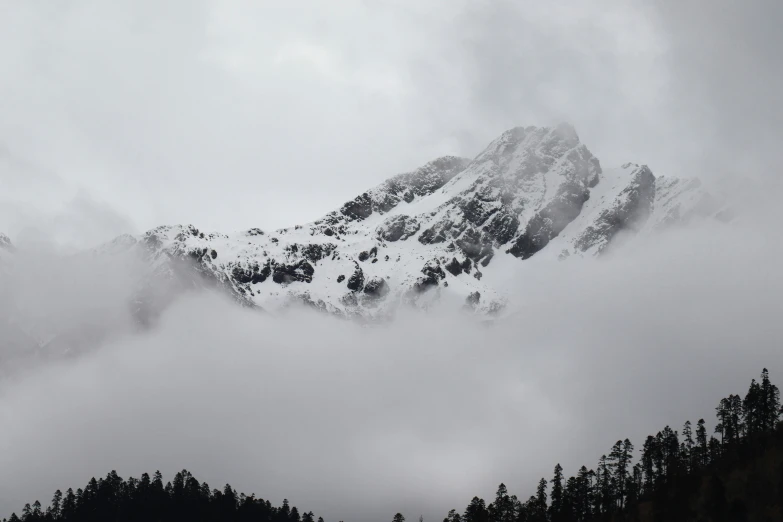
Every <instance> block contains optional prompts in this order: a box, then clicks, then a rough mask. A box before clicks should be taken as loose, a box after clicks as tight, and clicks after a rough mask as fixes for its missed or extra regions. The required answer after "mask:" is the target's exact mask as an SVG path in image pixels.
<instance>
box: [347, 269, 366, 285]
mask: <svg viewBox="0 0 783 522" xmlns="http://www.w3.org/2000/svg"><path fill="white" fill-rule="evenodd" d="M363 287H364V272H363V271H362V269H361V267H360V266H359V264H358V263H357V264H356V270H354V272H353V274H352V275H351V277H349V278H348V289H349V290H353V291H354V292H357V291H359V290H361V289H362V288H363Z"/></svg>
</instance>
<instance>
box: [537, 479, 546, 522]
mask: <svg viewBox="0 0 783 522" xmlns="http://www.w3.org/2000/svg"><path fill="white" fill-rule="evenodd" d="M546 488H547V481H546V479H545V478H542V479H541V480H539V481H538V488H537V489H536V502H537V503H538V511H539V516H540V517H541V519H542V520H546V512H547V495H546Z"/></svg>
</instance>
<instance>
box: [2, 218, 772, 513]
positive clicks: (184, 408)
mask: <svg viewBox="0 0 783 522" xmlns="http://www.w3.org/2000/svg"><path fill="white" fill-rule="evenodd" d="M755 224H756V223H755V222H751V223H748V222H745V223H744V224H743V222H742V220H740V221H738V222H737V223H735V224H732V225H716V224H708V225H705V226H703V227H700V228H697V229H685V230H679V231H678V230H672V231H669V233H667V234H665V235H661V236H660V237H657V238H655V239H654V240H653V241H650V242H641V243H637V244H633V243H631V244H630V245H629V246H628V248H625V249H622V250H619V251H617V252H616V253H615V254H614V255H610V256H609V257H606V258H603V259H601V260H597V261H589V260H585V261H582V262H571V261H569V262H564V263H544V262H536V258H533V259H532V260H530V261H527V262H524V263H522V262H518V261H517V264H518V265H519V266H518V270H517V272H516V274H517V276H516V279H515V280H513V281H512V282H511V284H512V285H514V286H512V288H514V289H515V290H514V291H513V295H514V296H515V297H514V303H515V305H516V306H515V307H514V308H513V309H512V315H510V316H509V317H507V318H506V319H505V320H503V321H500V322H498V323H497V324H495V325H493V326H489V327H488V326H486V325H480V324H478V323H476V322H474V321H472V320H471V319H470V317H468V316H465V317H463V316H460V317H455V316H454V315H452V314H451V313H447V312H444V311H437V310H436V311H433V312H430V313H427V314H414V313H409V312H406V311H401V312H400V315H399V317H398V318H397V320H396V321H395V322H393V323H390V324H386V325H382V326H377V327H371V328H368V327H362V326H360V325H356V324H353V323H349V322H345V321H342V320H337V319H333V318H331V317H326V316H323V315H314V314H313V313H311V312H307V311H305V310H299V311H293V312H291V313H289V314H287V315H282V316H275V317H272V316H270V315H268V314H262V313H258V312H254V311H249V310H243V309H240V308H237V307H236V306H235V305H233V304H231V303H228V302H225V301H223V300H222V299H221V298H220V297H218V296H214V295H211V294H188V295H187V296H185V297H183V298H181V299H179V300H177V301H176V302H175V304H174V305H173V306H172V307H171V308H169V309H168V311H167V312H166V313H165V314H164V316H163V318H162V319H161V321H160V322H159V324H158V325H157V326H156V327H155V328H153V329H152V330H149V331H146V332H144V333H138V334H132V333H128V331H127V330H122V329H118V330H117V332H118V333H116V334H114V335H110V336H109V337H108V338H106V339H105V340H104V341H103V342H102V343H101V347H100V348H99V349H97V350H94V351H92V352H91V353H89V354H86V355H83V356H81V357H79V358H76V359H73V360H67V361H60V362H51V363H46V364H43V365H42V366H40V367H39V368H37V369H36V370H28V371H26V372H23V373H20V374H18V375H17V376H15V377H13V378H11V379H10V380H6V381H5V382H4V383H3V385H2V388H0V417H2V418H3V419H5V422H4V426H5V427H4V429H3V431H2V433H0V446H1V447H2V448H3V449H4V451H2V452H0V455H2V457H1V458H0V469H3V470H4V471H3V473H2V475H1V476H0V482H2V484H0V485H1V486H2V487H0V491H2V496H0V508H1V509H2V510H3V511H4V512H8V513H10V511H11V510H17V511H18V510H19V509H20V507H21V504H22V501H23V500H24V501H27V500H33V499H34V498H35V497H38V498H42V499H46V498H48V495H50V494H51V492H52V491H53V490H54V489H55V488H66V487H76V486H80V485H82V484H83V483H85V482H86V480H87V479H89V478H90V477H91V476H93V475H102V474H105V473H106V472H108V471H109V470H111V469H117V471H118V472H119V473H120V474H121V475H123V476H128V475H139V474H141V473H142V472H144V471H154V470H155V469H160V470H161V471H163V472H164V473H165V474H166V475H167V476H168V477H171V475H172V474H173V473H174V472H176V471H177V470H179V469H181V468H187V469H189V470H191V471H192V472H193V473H194V474H196V476H197V477H199V479H200V480H206V481H208V482H209V483H210V485H212V486H213V487H217V486H220V485H222V484H224V483H225V482H230V483H231V484H232V485H233V486H234V487H235V488H237V489H239V490H242V491H245V492H247V493H248V494H249V493H250V492H256V493H257V494H258V495H260V496H262V497H264V498H269V499H271V500H273V501H274V502H278V503H279V502H281V501H282V499H283V498H289V499H290V500H291V501H292V503H294V504H296V505H298V506H301V507H304V508H306V509H308V510H309V509H312V510H314V511H316V512H317V513H319V514H321V515H323V516H325V518H326V520H368V521H374V520H378V521H382V520H386V519H388V517H389V516H390V514H393V513H395V512H397V511H402V512H403V513H405V514H406V516H409V518H410V517H414V518H415V517H416V516H418V514H420V513H421V514H423V515H424V516H425V519H432V518H433V517H441V516H444V515H445V513H446V512H447V511H448V509H451V508H458V509H463V508H464V506H465V505H466V504H467V502H468V501H469V500H470V498H472V496H473V495H476V494H478V495H482V496H484V497H485V498H491V496H492V495H493V493H494V489H495V488H496V486H497V484H498V483H500V482H501V481H503V482H505V483H506V484H507V485H508V486H509V488H510V490H511V491H512V492H513V493H516V494H518V495H520V496H527V495H529V494H530V493H531V492H532V491H533V490H534V488H535V483H536V482H537V480H538V478H540V477H541V476H549V474H550V472H551V468H552V467H553V466H554V464H555V463H557V462H560V463H561V464H562V465H563V466H564V467H565V469H566V472H568V473H573V472H575V471H576V469H577V468H578V466H580V465H582V464H587V465H588V466H593V465H595V462H596V461H597V459H598V457H600V455H601V454H602V453H605V452H606V451H608V449H609V448H610V447H611V444H612V443H613V442H614V441H615V440H616V439H617V438H625V437H630V438H631V439H632V440H633V441H635V442H636V443H637V444H641V440H642V438H643V436H645V435H646V434H648V433H651V432H654V431H657V430H658V429H660V428H662V427H663V426H664V425H665V424H671V425H672V426H673V427H675V428H679V427H680V425H681V424H682V423H683V422H684V421H685V420H686V419H690V420H692V421H696V420H698V418H699V417H705V418H706V419H707V421H708V423H712V422H713V419H712V411H713V408H714V405H715V404H716V403H717V401H718V400H719V399H720V398H721V397H723V396H725V395H727V394H729V393H735V392H744V390H745V388H746V387H747V385H748V383H749V381H750V378H752V377H755V376H756V374H757V373H758V372H760V370H761V368H762V367H764V366H766V367H768V368H770V370H771V371H772V375H773V377H774V376H775V375H780V374H781V372H783V356H781V353H780V350H779V346H778V345H777V344H776V343H777V340H779V339H780V336H781V334H783V330H781V326H780V322H779V321H778V320H777V315H778V307H777V300H778V296H779V295H780V291H781V290H783V289H782V288H781V287H780V284H779V278H777V277H776V276H775V274H776V266H775V264H774V260H775V259H778V258H779V255H780V254H781V252H780V247H779V245H777V244H775V243H772V242H769V241H767V239H766V238H767V237H768V232H769V230H768V229H766V228H758V227H756V226H751V225H755ZM727 244H731V245H732V248H730V249H729V248H726V247H725V245H727ZM49 263H51V259H50V260H49ZM52 266H53V268H52V270H53V273H52V274H51V276H50V278H49V279H47V280H46V283H48V282H50V281H56V280H57V279H58V278H57V274H58V273H59V272H58V264H57V263H53V264H52ZM43 284H45V282H44V281H36V280H34V279H33V280H29V281H26V288H28V289H30V292H31V295H32V294H34V291H33V289H34V288H36V285H43ZM118 285H119V286H118V287H117V288H116V289H115V292H114V293H116V294H117V296H118V298H119V297H120V296H123V293H122V291H120V290H121V289H122V288H123V286H122V285H121V284H119V283H118ZM52 290H53V293H54V294H55V295H57V294H60V295H59V297H58V298H57V299H53V301H52V302H53V303H55V304H56V306H53V307H50V309H52V308H54V309H55V310H56V308H57V306H59V307H65V306H68V307H69V308H70V309H73V310H76V312H74V313H73V314H72V315H71V316H70V317H71V320H72V321H73V320H76V319H77V318H78V317H79V316H80V315H81V314H91V313H92V312H91V310H93V309H94V307H91V306H90V303H92V302H93V299H92V297H93V296H90V298H87V297H82V295H81V293H80V292H77V291H75V289H73V288H72V287H69V286H67V285H60V286H59V287H58V286H55V287H54V288H53V289H52ZM19 297H21V294H19V296H18V297H17V298H19ZM106 298H108V294H106V296H105V297H104V299H106ZM123 298H124V297H123ZM106 302H111V300H110V299H109V300H108V301H106ZM57 303H59V304H57ZM74 305H76V306H74ZM55 315H56V313H55ZM304 325H306V327H303V326H304Z"/></svg>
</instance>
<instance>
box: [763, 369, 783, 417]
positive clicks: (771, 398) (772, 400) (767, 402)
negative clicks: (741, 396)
mask: <svg viewBox="0 0 783 522" xmlns="http://www.w3.org/2000/svg"><path fill="white" fill-rule="evenodd" d="M761 405H762V406H761V417H762V422H761V426H762V429H763V430H764V431H771V430H773V429H775V426H776V425H777V423H778V419H779V418H780V414H781V409H780V390H779V389H778V387H777V386H775V385H774V384H772V383H771V382H770V380H769V371H768V370H767V369H766V368H764V370H763V371H762V372H761Z"/></svg>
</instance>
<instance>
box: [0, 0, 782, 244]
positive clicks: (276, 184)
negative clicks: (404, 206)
mask: <svg viewBox="0 0 783 522" xmlns="http://www.w3.org/2000/svg"><path fill="white" fill-rule="evenodd" d="M681 4H682V3H681V2H678V3H676V4H675V3H673V2H656V3H652V2H641V1H631V2H627V1H615V0H600V1H598V2H567V3H561V2H558V3H551V2H549V3H546V2H544V3H542V2H519V1H504V0H497V1H494V0H493V1H490V0H474V1H466V0H429V1H427V2H423V3H422V2H418V1H416V2H413V1H410V2H409V1H402V0H395V1H384V0H378V1H369V0H367V1H358V0H357V1H351V0H344V1H340V2H322V1H319V0H310V1H306V0H302V1H299V2H296V3H280V2H257V1H241V0H237V1H219V2H218V1H208V0H187V1H184V0H183V1H175V0H170V1H167V2H157V1H137V0H133V1H131V0H121V1H117V2H91V1H86V0H76V1H73V2H68V3H58V4H57V5H54V4H52V3H50V2H43V1H31V2H14V1H7V2H4V3H3V16H2V17H0V34H2V37H0V38H2V45H0V67H2V70H3V72H4V78H5V81H3V82H0V111H2V114H3V118H2V119H1V120H0V144H2V146H0V182H2V183H3V185H10V186H13V187H16V188H15V191H14V192H12V193H11V195H9V194H8V193H7V192H6V191H5V190H4V191H2V193H1V194H0V198H2V203H3V205H2V206H3V210H2V211H0V230H5V231H6V232H7V233H9V234H11V235H13V236H16V237H18V236H20V235H22V234H23V230H24V229H30V228H33V227H35V228H37V229H39V234H40V233H41V230H43V231H44V232H45V233H47V234H48V235H49V236H55V237H56V238H57V239H58V240H60V242H61V243H66V242H67V243H71V244H72V243H73V239H72V236H80V240H81V242H82V243H84V244H92V243H95V242H99V241H102V240H105V239H107V238H110V237H112V236H113V235H116V234H117V233H120V232H125V231H131V232H140V231H143V230H146V229H149V228H151V227H153V226H157V225H160V224H173V223H185V222H193V223H194V224H196V225H197V226H199V227H201V228H206V229H216V230H234V229H242V228H247V227H250V226H259V227H262V228H276V227H280V226H287V225H291V224H294V223H298V222H303V221H307V220H310V219H314V218H317V217H319V216H320V215H322V214H323V213H325V212H327V211H329V210H331V209H333V208H335V207H337V206H338V205H339V204H341V203H342V202H343V201H345V200H347V199H348V198H350V197H352V196H354V195H356V194H357V193H359V192H361V191H362V190H364V189H366V188H368V187H369V186H372V185H374V184H376V183H378V182H380V181H382V180H383V179H385V178H387V177H388V176H390V175H392V174H394V173H397V172H401V171H406V170H410V169H413V168H415V167H417V166H419V165H421V164H423V163H424V162H426V161H428V160H430V159H433V158H434V157H437V156H439V155H443V154H458V155H466V156H474V155H476V154H477V153H478V152H480V150H481V149H482V148H483V147H484V146H485V145H486V144H487V143H488V142H489V141H490V140H491V139H492V138H494V137H495V136H497V135H499V134H500V133H501V132H502V131H503V130H505V129H507V128H510V127H512V126H515V125H529V124H535V125H547V124H552V123H556V122H558V121H561V120H567V121H570V122H572V123H573V124H574V125H575V126H576V128H577V130H578V131H579V133H580V135H581V137H582V140H583V141H584V142H585V143H587V144H588V146H589V147H590V148H591V149H592V150H593V152H594V153H595V154H596V155H597V156H598V157H599V158H600V159H601V161H602V163H603V164H605V165H616V164H620V163H623V162H625V161H634V162H639V163H647V164H649V165H650V166H651V167H652V168H653V171H654V172H656V173H658V174H661V173H663V174H674V175H694V174H698V175H701V176H703V177H707V178H715V179H723V180H728V181H731V180H736V178H737V177H746V176H749V175H758V173H757V171H758V170H763V169H760V168H759V165H758V162H759V158H758V156H759V154H758V153H759V152H760V151H762V152H763V151H766V150H769V149H770V148H774V147H775V144H776V143H778V139H779V138H780V130H779V129H780V123H781V108H780V104H777V103H774V100H775V96H777V95H778V94H777V93H779V92H781V91H783V79H781V68H780V66H779V65H778V60H777V56H776V53H777V49H779V48H780V43H781V42H780V41H779V39H780V37H779V36H778V33H779V31H776V29H775V27H774V25H773V24H774V23H775V22H774V20H776V19H780V17H776V16H775V13H778V14H780V13H779V12H780V10H781V7H780V3H779V2H773V1H769V2H764V1H761V0H759V1H756V2H751V3H750V4H747V3H743V4H742V6H744V7H740V3H735V2H723V3H722V4H723V5H721V6H717V5H716V4H715V3H714V2H709V3H707V2H690V3H688V4H687V5H681ZM764 4H767V5H764ZM749 6H753V8H751V7H749ZM727 161H728V162H727ZM33 173H36V174H35V175H34V174H33ZM43 175H45V176H48V177H50V178H51V179H53V180H54V179H56V180H58V181H57V184H56V185H55V184H54V183H48V182H47V184H46V186H45V187H44V188H41V187H40V186H39V185H36V184H35V183H34V182H28V178H31V177H33V178H34V177H40V176H43ZM19 178H24V179H23V180H21V181H20V180H19ZM55 187H56V188H55ZM20 200H27V201H29V202H31V203H32V204H33V205H32V207H27V208H26V209H25V210H26V211H27V212H26V213H27V214H30V215H31V217H30V218H29V219H24V220H23V219H20V218H19V216H20V215H21V214H20V213H21V212H22V210H20V208H19V203H18V202H19V201H20ZM63 216H65V217H64V218H63ZM33 218H34V219H33ZM86 222H91V223H92V226H91V227H89V229H88V228H87V227H85V226H84V223H86ZM74 229H77V230H79V232H78V234H77V233H74V232H73V231H74ZM63 237H67V238H68V241H64V240H62V238H63Z"/></svg>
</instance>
